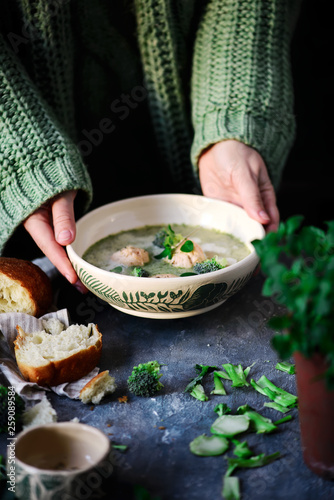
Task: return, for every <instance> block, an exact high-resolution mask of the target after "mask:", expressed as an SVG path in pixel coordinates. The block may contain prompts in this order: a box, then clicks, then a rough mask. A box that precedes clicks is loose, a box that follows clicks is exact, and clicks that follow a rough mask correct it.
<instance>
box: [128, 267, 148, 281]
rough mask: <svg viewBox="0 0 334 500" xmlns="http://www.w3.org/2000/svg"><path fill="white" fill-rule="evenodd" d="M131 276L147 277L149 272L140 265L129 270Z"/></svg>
mask: <svg viewBox="0 0 334 500" xmlns="http://www.w3.org/2000/svg"><path fill="white" fill-rule="evenodd" d="M131 274H132V276H136V277H137V278H148V277H149V273H148V272H147V271H146V269H143V268H142V267H140V266H138V267H134V268H133V269H132V271H131Z"/></svg>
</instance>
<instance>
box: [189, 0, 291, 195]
mask: <svg viewBox="0 0 334 500" xmlns="http://www.w3.org/2000/svg"><path fill="white" fill-rule="evenodd" d="M298 4H299V1H298V0H212V1H209V2H208V5H207V8H206V10H205V12H204V15H203V17H202V20H201V24H200V26H199V30H198V36H197V39H196V44H195V49H194V61H193V76H192V119H193V126H194V131H195V136H194V141H193V145H192V152H191V155H192V162H193V164H194V165H197V163H198V159H199V157H200V155H201V153H202V152H203V151H204V150H205V149H206V148H207V147H209V146H210V145H212V144H214V143H217V142H219V141H221V140H224V139H236V140H239V141H241V142H243V143H245V144H247V145H250V146H252V147H253V148H255V149H256V150H257V151H259V153H260V154H261V155H262V157H263V159H264V161H265V163H266V165H267V168H268V170H269V173H270V176H271V179H272V182H273V184H274V186H276V187H277V185H278V183H279V180H280V175H281V172H282V169H283V166H284V164H285V161H286V159H287V156H288V153H289V150H290V148H291V146H292V144H293V141H294V136H295V119H294V114H293V87H292V78H291V70H290V41H291V36H292V31H293V25H294V17H295V16H296V13H297V12H298Z"/></svg>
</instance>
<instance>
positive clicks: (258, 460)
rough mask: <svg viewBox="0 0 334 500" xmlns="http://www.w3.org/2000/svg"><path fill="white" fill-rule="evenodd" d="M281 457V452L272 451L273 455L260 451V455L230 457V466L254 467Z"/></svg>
mask: <svg viewBox="0 0 334 500" xmlns="http://www.w3.org/2000/svg"><path fill="white" fill-rule="evenodd" d="M279 457H280V452H279V451H277V452H276V453H272V454H271V455H265V454H264V453H260V455H254V456H253V457H250V458H228V459H227V462H228V467H229V468H230V467H235V468H236V467H240V468H254V467H263V466H264V465H267V464H270V463H271V462H273V461H274V460H276V459H277V458H279Z"/></svg>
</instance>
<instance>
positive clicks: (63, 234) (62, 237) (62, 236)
mask: <svg viewBox="0 0 334 500" xmlns="http://www.w3.org/2000/svg"><path fill="white" fill-rule="evenodd" d="M71 238H72V232H71V231H70V230H69V229H64V230H63V231H60V233H59V234H57V237H56V239H57V241H58V243H60V244H62V243H66V242H67V241H69V240H70V239H71Z"/></svg>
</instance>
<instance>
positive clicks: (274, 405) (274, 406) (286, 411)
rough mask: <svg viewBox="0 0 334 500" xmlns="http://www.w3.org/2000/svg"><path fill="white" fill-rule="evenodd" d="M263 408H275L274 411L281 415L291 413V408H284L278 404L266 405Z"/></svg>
mask: <svg viewBox="0 0 334 500" xmlns="http://www.w3.org/2000/svg"><path fill="white" fill-rule="evenodd" d="M263 406H267V407H268V408H273V409H274V410H277V411H280V412H281V413H288V411H291V408H287V407H286V406H282V405H280V404H278V403H274V402H272V403H264V405H263Z"/></svg>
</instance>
